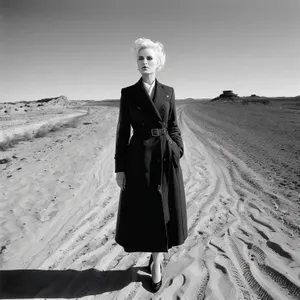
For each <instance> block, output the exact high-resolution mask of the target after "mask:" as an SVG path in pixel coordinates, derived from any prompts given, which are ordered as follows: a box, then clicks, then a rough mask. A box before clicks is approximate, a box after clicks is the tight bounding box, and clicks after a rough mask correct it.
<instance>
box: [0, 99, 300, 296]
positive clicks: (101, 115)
mask: <svg viewBox="0 0 300 300" xmlns="http://www.w3.org/2000/svg"><path fill="white" fill-rule="evenodd" d="M89 107H90V113H89V114H87V115H84V116H82V117H80V119H79V120H78V122H77V125H76V127H63V128H62V129H61V130H58V131H54V132H51V131H50V132H48V133H47V134H46V135H45V136H43V137H40V138H34V139H32V140H27V141H21V142H19V143H17V144H16V145H14V146H13V147H10V148H8V149H6V150H5V151H0V159H3V158H9V162H7V163H3V164H0V172H1V177H0V197H1V201H0V247H1V248H0V269H1V270H0V298H1V299H17V298H18V299H24V298H58V299H60V298H80V297H82V298H83V299H166V300H168V299H188V300H193V299H206V300H219V299H220V300H223V299H224V300H225V299H226V300H228V299H229V300H241V299H263V300H265V299H275V300H284V299H300V218H299V217H300V212H299V206H300V202H299V199H300V173H299V172H300V171H299V170H300V163H299V157H300V153H299V149H300V145H299V143H300V142H299V141H300V118H299V116H300V114H299V110H291V109H284V108H282V107H281V106H280V105H266V106H264V105H260V104H258V105H254V104H251V105H249V106H243V105H241V104H234V103H226V104H225V103H224V104H222V103H214V104H208V103H194V102H189V103H184V102H182V103H179V104H178V106H177V108H178V109H177V110H178V121H179V126H180V128H181V131H182V136H183V139H184V145H185V155H184V157H183V158H182V159H181V166H182V169H183V175H184V182H185V189H186V199H187V212H188V226H189V236H188V238H187V240H186V242H185V243H184V245H182V246H180V247H174V248H172V249H171V250H170V251H169V253H168V254H166V255H164V263H163V285H162V288H161V289H160V290H159V292H157V293H156V294H153V293H152V292H151V286H150V274H149V273H148V272H147V270H146V268H145V267H146V265H147V263H148V259H149V253H126V252H124V251H123V248H122V247H121V246H119V245H118V244H116V242H115V241H114V233H115V224H116V213H117V207H118V197H119V188H118V187H117V184H116V181H115V174H114V159H113V156H114V147H115V129H116V122H117V116H118V108H116V107H114V106H98V105H94V106H93V105H91V106H89ZM84 109H86V107H83V108H82V110H83V111H84ZM81 112H82V111H81ZM49 118H50V117H49ZM31 123H32V122H31ZM31 123H30V124H31ZM2 124H3V122H2ZM12 124H13V122H12ZM30 124H29V125H30ZM12 128H13V127H10V126H6V130H12ZM3 130H4V129H3Z"/></svg>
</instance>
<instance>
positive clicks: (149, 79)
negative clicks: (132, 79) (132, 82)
mask: <svg viewBox="0 0 300 300" xmlns="http://www.w3.org/2000/svg"><path fill="white" fill-rule="evenodd" d="M142 77H143V81H144V82H146V83H148V84H151V83H152V82H153V81H154V80H155V73H152V74H143V75H142Z"/></svg>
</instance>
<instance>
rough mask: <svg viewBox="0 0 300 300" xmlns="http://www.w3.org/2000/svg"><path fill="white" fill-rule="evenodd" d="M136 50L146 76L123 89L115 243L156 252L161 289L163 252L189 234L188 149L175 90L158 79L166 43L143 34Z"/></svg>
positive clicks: (153, 265)
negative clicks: (184, 173)
mask: <svg viewBox="0 0 300 300" xmlns="http://www.w3.org/2000/svg"><path fill="white" fill-rule="evenodd" d="M135 54H136V58H137V67H138V70H139V72H140V73H141V75H142V77H141V78H140V80H139V81H138V82H137V83H136V84H134V85H132V86H129V87H126V88H123V89H122V90H121V101H120V111H119V120H118V126H117V134H116V153H115V172H116V179H117V183H118V185H119V187H120V188H121V193H120V200H119V209H118V216H117V225H116V242H117V243H118V244H120V245H121V246H123V247H124V250H125V251H126V252H152V254H151V256H150V260H149V269H150V272H151V273H152V287H153V290H154V291H157V290H158V289H159V288H160V286H161V284H162V274H161V272H162V270H161V262H162V259H163V256H162V253H163V252H167V251H168V249H169V248H171V247H173V246H178V245H181V244H183V243H184V241H185V239H186V237H187V215H186V202H185V194H184V185H183V178H182V171H181V167H180V162H179V160H180V158H181V157H182V155H183V152H184V149H183V142H182V138H181V133H180V129H179V128H178V125H177V120H176V108H175V95H174V89H173V88H172V87H169V86H166V85H164V84H161V83H160V82H158V81H157V79H156V77H155V76H156V71H158V70H160V69H161V68H162V67H163V66H164V63H165V53H164V49H163V45H162V44H161V43H159V42H156V43H154V42H152V41H151V40H149V39H145V38H140V39H137V40H136V41H135ZM131 128H132V129H133V132H132V135H131Z"/></svg>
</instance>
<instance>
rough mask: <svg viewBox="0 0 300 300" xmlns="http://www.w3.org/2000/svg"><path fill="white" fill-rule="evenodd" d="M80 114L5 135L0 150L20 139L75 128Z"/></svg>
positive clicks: (9, 146) (31, 138)
mask: <svg viewBox="0 0 300 300" xmlns="http://www.w3.org/2000/svg"><path fill="white" fill-rule="evenodd" d="M81 117H82V116H76V117H73V118H69V119H67V120H59V121H57V122H55V123H53V122H52V123H47V124H44V125H41V126H40V127H39V128H38V129H35V130H33V129H30V128H29V129H27V130H26V129H24V132H22V133H18V134H13V135H12V136H5V137H4V140H2V141H0V151H5V150H7V149H9V148H12V147H13V146H14V145H16V144H17V143H19V142H20V141H28V140H33V139H35V138H41V137H44V136H46V135H47V134H48V133H49V132H55V131H58V130H62V129H64V128H76V127H77V126H78V124H79V121H80V119H81Z"/></svg>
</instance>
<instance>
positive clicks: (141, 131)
mask: <svg viewBox="0 0 300 300" xmlns="http://www.w3.org/2000/svg"><path fill="white" fill-rule="evenodd" d="M133 134H138V135H142V136H143V137H149V136H161V135H167V134H168V130H167V128H136V129H134V130H133Z"/></svg>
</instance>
